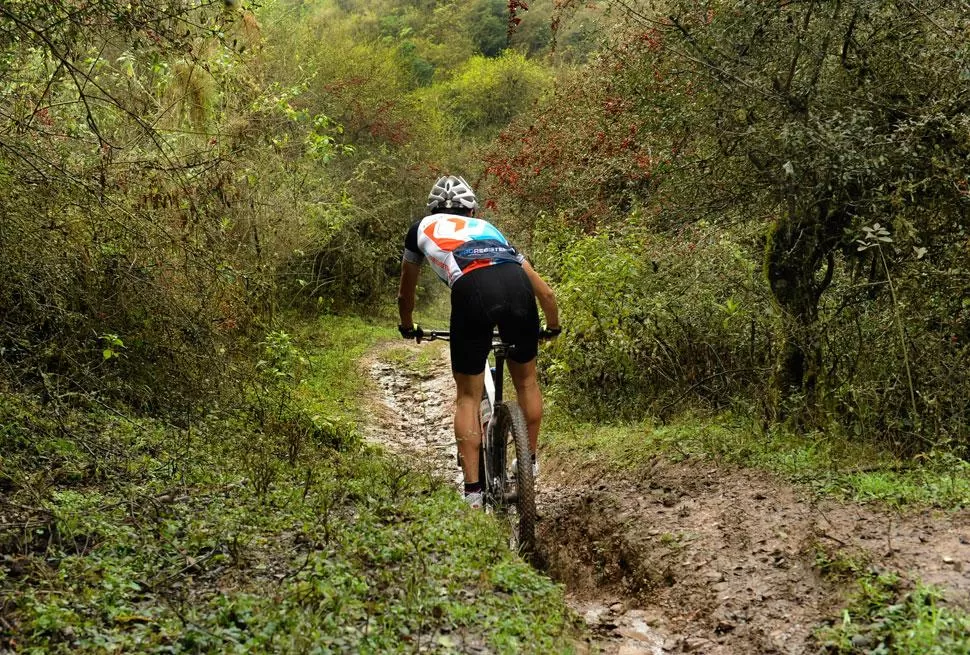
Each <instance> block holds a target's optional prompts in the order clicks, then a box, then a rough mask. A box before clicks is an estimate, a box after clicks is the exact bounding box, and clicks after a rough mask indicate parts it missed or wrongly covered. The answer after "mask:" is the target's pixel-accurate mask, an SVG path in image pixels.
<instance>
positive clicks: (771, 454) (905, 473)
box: [542, 405, 970, 509]
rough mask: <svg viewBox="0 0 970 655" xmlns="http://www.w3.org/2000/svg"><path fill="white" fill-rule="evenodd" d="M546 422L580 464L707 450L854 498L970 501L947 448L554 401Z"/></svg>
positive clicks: (941, 504) (964, 471)
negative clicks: (911, 448) (588, 413)
mask: <svg viewBox="0 0 970 655" xmlns="http://www.w3.org/2000/svg"><path fill="white" fill-rule="evenodd" d="M547 423H548V425H547V428H548V429H544V431H543V435H544V436H543V438H542V439H543V444H544V445H543V447H544V448H546V449H547V452H548V453H549V454H551V455H555V456H556V457H560V458H563V459H564V460H565V461H568V462H570V463H571V464H573V465H575V466H588V465H590V464H595V465H596V466H600V467H603V468H606V469H610V470H620V471H628V472H630V473H631V474H633V475H637V471H638V470H640V468H641V467H644V466H649V465H650V464H651V463H652V462H653V461H654V460H655V459H656V458H658V457H665V458H670V459H673V460H675V461H677V460H681V459H687V458H694V457H707V458H710V459H712V460H715V461H719V462H722V463H726V464H731V465H736V466H744V467H751V468H759V469H762V470H767V471H770V472H772V473H775V474H777V475H779V476H781V477H782V478H784V479H786V480H788V481H790V482H793V483H798V484H804V485H807V486H808V487H810V488H811V489H813V490H814V491H815V492H816V493H819V494H825V495H829V496H834V497H836V498H844V499H848V500H852V501H855V502H861V503H877V504H881V505H885V506H889V507H893V508H903V507H937V508H943V509H959V508H962V507H966V506H967V505H968V504H970V467H968V465H967V464H966V462H963V461H962V460H960V459H959V458H956V457H954V456H953V455H952V454H949V453H946V452H937V453H933V454H931V455H929V456H926V457H919V458H916V459H899V458H897V457H894V456H893V455H891V454H889V453H887V452H885V450H883V449H880V448H878V447H875V446H873V445H872V444H868V443H857V442H855V441H853V440H852V439H851V438H849V437H847V436H845V435H838V434H837V433H836V432H835V431H832V432H815V433H810V434H802V433H799V432H797V431H793V430H790V429H786V428H784V427H780V426H779V427H773V428H771V429H769V430H765V429H764V427H763V426H762V425H760V423H754V422H752V421H750V420H749V419H747V418H745V417H744V416H738V415H737V414H721V415H718V416H716V417H713V418H712V417H711V416H709V415H704V416H683V417H681V418H679V419H678V420H676V421H672V422H670V423H657V422H655V421H630V422H609V423H592V422H577V421H576V420H575V419H574V418H573V417H572V416H571V415H568V414H566V412H564V411H563V408H562V407H561V406H559V405H556V406H554V407H553V409H552V411H551V412H550V416H549V419H548V421H547ZM860 462H865V466H864V467H860Z"/></svg>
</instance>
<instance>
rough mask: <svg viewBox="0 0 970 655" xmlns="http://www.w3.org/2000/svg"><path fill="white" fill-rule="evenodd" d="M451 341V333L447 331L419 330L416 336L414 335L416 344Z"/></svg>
mask: <svg viewBox="0 0 970 655" xmlns="http://www.w3.org/2000/svg"><path fill="white" fill-rule="evenodd" d="M449 339H451V332H448V331H447V330H428V331H427V332H425V331H424V330H420V331H419V332H418V334H417V335H415V337H414V340H415V341H417V342H418V343H421V342H422V341H448V340H449Z"/></svg>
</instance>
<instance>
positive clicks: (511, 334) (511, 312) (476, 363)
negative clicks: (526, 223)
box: [451, 263, 539, 375]
mask: <svg viewBox="0 0 970 655" xmlns="http://www.w3.org/2000/svg"><path fill="white" fill-rule="evenodd" d="M496 326H498V331H499V334H500V335H501V337H502V340H503V341H505V342H506V343H510V344H512V345H513V346H514V348H512V349H511V350H510V351H509V359H511V360H512V361H515V362H519V363H521V364H524V363H526V362H529V361H531V360H533V359H534V358H535V356H536V354H537V353H538V352H539V311H538V309H537V308H536V297H535V292H533V290H532V283H531V282H529V277H528V276H527V275H526V274H525V271H524V270H522V267H521V266H520V265H518V264H515V263H507V264H494V265H492V266H488V267H485V268H479V269H475V270H474V271H470V272H468V273H466V274H465V275H463V276H461V277H460V278H458V280H457V281H456V282H455V284H454V286H453V287H452V288H451V370H452V371H454V372H455V373H464V374H465V375H476V374H478V373H481V372H482V371H484V370H485V359H486V357H488V351H489V350H490V349H491V347H492V330H493V329H494V328H495V327H496Z"/></svg>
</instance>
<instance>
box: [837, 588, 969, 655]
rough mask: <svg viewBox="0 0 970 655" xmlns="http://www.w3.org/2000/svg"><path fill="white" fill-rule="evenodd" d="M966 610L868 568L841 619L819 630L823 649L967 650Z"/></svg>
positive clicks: (938, 653) (912, 653) (907, 654)
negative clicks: (910, 588)
mask: <svg viewBox="0 0 970 655" xmlns="http://www.w3.org/2000/svg"><path fill="white" fill-rule="evenodd" d="M968 635H970V616H968V615H967V614H966V613H965V612H964V611H963V610H961V609H959V608H954V607H950V606H949V605H948V604H947V603H946V601H945V600H944V597H943V594H942V592H941V591H940V590H939V589H936V588H934V587H929V586H925V585H922V584H916V585H915V588H913V589H912V590H910V591H908V592H907V591H906V590H905V589H904V585H903V582H902V581H901V580H900V579H899V578H897V577H896V576H894V575H890V574H875V573H868V574H865V575H863V576H862V577H861V578H860V580H859V588H858V590H857V591H856V593H855V595H854V598H853V600H852V602H851V604H850V605H849V607H848V608H847V609H846V610H844V611H843V614H842V617H841V621H836V622H834V624H833V625H832V626H831V627H829V628H826V629H823V630H821V631H820V632H819V638H820V641H821V642H822V644H823V646H824V647H825V649H826V652H830V653H846V654H848V653H887V654H888V653H895V654H899V655H923V654H924V653H926V654H933V655H943V654H944V653H946V654H949V653H970V637H968Z"/></svg>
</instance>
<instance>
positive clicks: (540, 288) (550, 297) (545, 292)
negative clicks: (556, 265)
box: [522, 261, 559, 329]
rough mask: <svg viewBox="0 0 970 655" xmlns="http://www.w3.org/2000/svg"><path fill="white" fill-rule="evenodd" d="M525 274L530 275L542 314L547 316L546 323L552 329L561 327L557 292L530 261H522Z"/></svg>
mask: <svg viewBox="0 0 970 655" xmlns="http://www.w3.org/2000/svg"><path fill="white" fill-rule="evenodd" d="M522 268H523V269H524V270H525V274H526V275H528V276H529V282H531V283H532V290H533V291H535V294H536V300H538V301H539V306H540V307H542V315H543V316H545V317H546V325H547V326H548V327H549V328H551V329H556V328H558V327H559V305H557V304H556V294H555V292H553V290H552V287H550V286H549V285H548V284H546V281H545V280H543V279H542V278H541V277H539V274H538V273H536V271H535V269H534V268H532V265H531V264H530V263H529V262H528V261H524V262H522Z"/></svg>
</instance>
